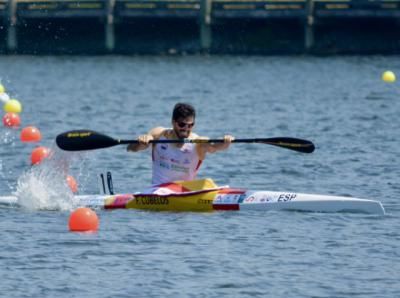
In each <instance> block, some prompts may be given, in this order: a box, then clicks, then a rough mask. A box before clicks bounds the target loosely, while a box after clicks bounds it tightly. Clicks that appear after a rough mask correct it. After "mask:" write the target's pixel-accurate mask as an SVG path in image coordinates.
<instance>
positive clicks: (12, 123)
mask: <svg viewBox="0 0 400 298" xmlns="http://www.w3.org/2000/svg"><path fill="white" fill-rule="evenodd" d="M3 124H4V126H5V127H18V126H20V124H21V118H20V117H19V115H18V114H17V113H6V114H5V115H4V116H3Z"/></svg>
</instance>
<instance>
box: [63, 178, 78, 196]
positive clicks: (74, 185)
mask: <svg viewBox="0 0 400 298" xmlns="http://www.w3.org/2000/svg"><path fill="white" fill-rule="evenodd" d="M66 180H67V184H68V186H69V188H70V189H71V191H72V192H73V193H76V192H78V183H77V182H76V180H75V178H74V177H72V176H71V175H68V176H67V179H66Z"/></svg>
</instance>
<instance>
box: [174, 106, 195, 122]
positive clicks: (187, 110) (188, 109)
mask: <svg viewBox="0 0 400 298" xmlns="http://www.w3.org/2000/svg"><path fill="white" fill-rule="evenodd" d="M187 117H193V118H196V111H195V109H194V107H193V106H192V105H190V104H187V103H181V102H178V103H177V104H176V105H175V107H174V111H173V112H172V120H174V121H176V120H179V119H184V118H187Z"/></svg>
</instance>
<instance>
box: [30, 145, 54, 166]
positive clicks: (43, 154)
mask: <svg viewBox="0 0 400 298" xmlns="http://www.w3.org/2000/svg"><path fill="white" fill-rule="evenodd" d="M49 155H50V149H49V148H47V147H42V146H40V147H37V148H35V149H33V151H32V153H31V164H32V165H36V164H39V163H41V162H42V161H43V159H45V158H47V157H48V156H49Z"/></svg>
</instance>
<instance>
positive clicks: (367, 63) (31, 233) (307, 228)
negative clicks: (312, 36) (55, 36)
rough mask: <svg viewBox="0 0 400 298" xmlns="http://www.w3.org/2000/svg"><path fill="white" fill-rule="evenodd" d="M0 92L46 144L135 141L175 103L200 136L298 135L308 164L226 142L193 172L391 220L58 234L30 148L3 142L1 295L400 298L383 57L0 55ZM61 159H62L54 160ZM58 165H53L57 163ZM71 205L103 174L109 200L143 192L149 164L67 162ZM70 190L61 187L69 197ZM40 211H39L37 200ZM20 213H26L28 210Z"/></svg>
mask: <svg viewBox="0 0 400 298" xmlns="http://www.w3.org/2000/svg"><path fill="white" fill-rule="evenodd" d="M0 69H1V74H0V75H1V80H2V83H3V84H4V85H5V86H6V87H7V89H8V90H7V91H8V92H9V94H10V95H11V97H15V98H18V99H19V100H20V101H21V102H22V104H23V108H24V111H23V113H22V115H21V118H22V121H23V126H27V125H35V126H37V127H38V128H40V130H41V132H42V135H43V139H42V141H41V142H40V145H43V146H48V147H51V148H53V150H56V148H55V147H54V146H55V145H54V139H55V137H56V135H57V134H59V133H61V132H64V131H66V130H70V129H77V128H88V129H94V130H98V131H101V132H103V133H106V134H109V135H111V136H113V137H118V138H124V139H130V138H136V136H137V135H138V134H142V133H144V132H146V131H147V130H148V129H149V128H151V127H153V126H157V125H162V126H169V124H170V114H171V110H172V107H173V105H174V104H175V103H176V102H177V101H187V102H191V103H192V104H194V105H195V106H196V107H197V109H198V117H197V119H196V132H198V133H199V134H201V135H206V136H209V137H213V138H214V137H215V138H217V137H222V136H223V135H224V134H226V133H230V134H233V135H234V136H236V137H243V138H245V137H273V136H292V137H299V138H305V139H309V140H312V141H313V142H314V143H315V144H316V151H315V152H314V153H313V154H300V153H296V152H293V151H289V150H285V149H281V148H275V147H272V146H268V145H262V144H252V145H245V144H234V145H232V146H231V148H230V149H229V151H226V152H224V153H217V154H215V155H210V156H208V158H207V159H206V161H205V162H204V164H203V166H202V169H201V171H200V174H199V175H200V176H201V177H212V178H214V180H215V181H216V182H217V183H219V184H229V185H232V186H238V187H247V188H250V189H264V190H284V191H294V192H306V193H318V194H335V195H351V196H354V197H360V198H369V199H375V200H379V201H381V202H382V203H383V205H384V207H385V209H386V212H387V214H386V215H385V216H373V215H372V216H371V215H364V214H349V213H339V214H323V213H305V212H282V211H280V212H259V211H258V212H256V211H254V212H236V213H235V212H220V213H212V214H202V213H200V214H198V213H154V212H140V211H132V210H130V211H127V210H118V211H112V212H109V211H107V212H106V211H101V210H97V213H98V215H99V218H100V229H99V231H98V233H95V234H79V233H78V234H77V233H70V232H69V231H68V227H67V223H68V218H69V214H70V211H71V209H72V206H70V205H68V204H67V202H68V196H69V194H68V192H67V191H66V189H65V185H58V184H57V183H55V182H54V181H55V180H54V179H56V178H57V173H55V172H54V169H53V168H52V164H49V163H44V164H43V165H42V166H39V167H34V168H30V162H29V155H30V152H31V151H32V149H33V148H34V147H35V144H24V143H21V142H20V141H19V130H8V129H5V128H1V129H0V195H1V196H4V195H9V194H11V193H18V194H20V195H22V196H24V200H25V201H26V200H31V201H32V205H31V206H30V208H16V207H2V208H0V226H1V229H0V237H1V240H2V241H0V276H1V278H0V296H3V297H55V296H58V297H350V296H352V297H399V296H400V286H399V284H398V280H399V277H400V275H399V272H400V263H399V262H398V260H399V257H400V252H399V249H398V243H399V240H400V232H399V231H400V221H399V215H400V204H399V202H398V198H399V194H400V187H399V176H398V175H399V173H400V165H399V163H398V154H399V147H398V138H399V130H400V121H399V120H398V115H399V112H400V88H399V83H394V84H387V83H384V82H382V81H381V79H380V76H381V73H382V72H383V71H384V70H387V69H391V70H392V71H394V72H398V74H399V75H400V60H399V59H398V57H396V56H391V57H381V56H372V57H357V56H354V57H329V58H317V57H218V56H214V57H207V56H186V57H168V56H165V57H146V56H144V57H118V56H114V57H113V56H107V57H31V56H6V57H0ZM57 154H61V153H60V152H57ZM61 155H62V154H61ZM62 156H63V158H64V159H67V160H68V161H69V162H70V167H71V168H70V170H69V171H70V174H72V175H73V176H74V177H75V178H76V179H77V180H78V182H79V188H80V193H97V192H98V191H99V185H98V181H97V180H98V179H97V177H98V174H99V173H101V172H104V171H111V172H112V173H113V178H114V188H115V189H116V191H117V192H130V191H135V190H138V189H141V188H143V186H146V185H148V184H149V181H150V152H140V153H136V154H134V153H127V152H126V151H125V148H124V147H123V146H117V147H113V148H109V149H104V150H96V151H93V152H89V153H85V154H73V155H71V154H65V153H64V155H62ZM63 187H64V188H63ZM38 201H40V204H39V205H40V207H41V208H40V209H43V208H44V209H46V207H48V208H47V209H59V210H52V211H50V210H47V211H46V210H38V208H35V206H36V207H37V203H38ZM28 206H29V204H28Z"/></svg>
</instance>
